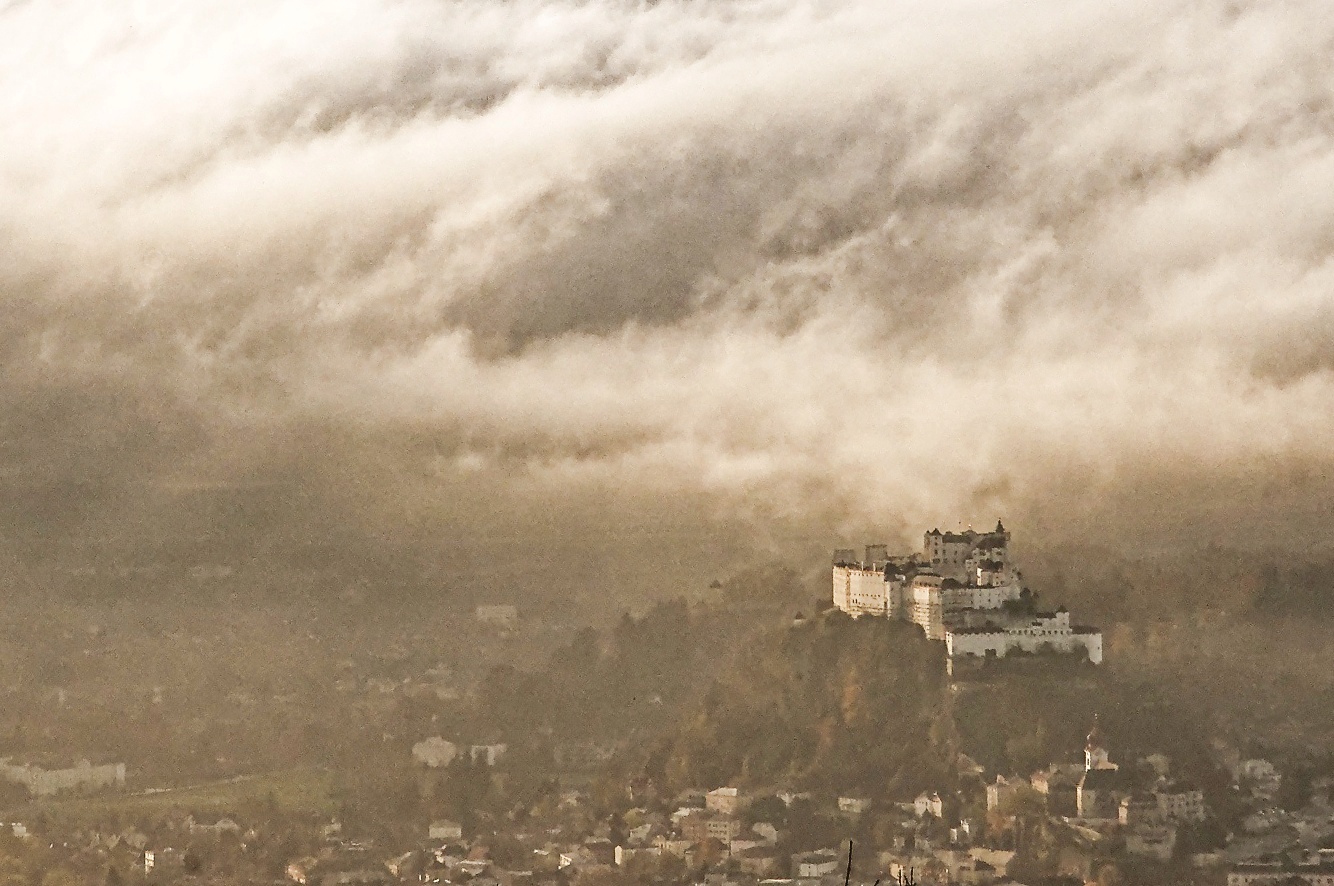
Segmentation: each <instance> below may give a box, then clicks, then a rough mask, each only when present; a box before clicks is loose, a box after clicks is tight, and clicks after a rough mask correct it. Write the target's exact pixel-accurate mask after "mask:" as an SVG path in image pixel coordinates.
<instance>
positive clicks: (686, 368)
mask: <svg viewBox="0 0 1334 886" xmlns="http://www.w3.org/2000/svg"><path fill="white" fill-rule="evenodd" d="M1331 58H1334V17H1332V16H1330V15H1329V10H1328V6H1327V3H1326V2H1325V0H1309V2H1302V0H1282V2H1281V0H1272V2H1258V0H1257V2H1241V0H1236V2H1208V0H1154V2H1124V3H1113V4H1107V3H1094V2H1070V0H1042V2H1025V3H1016V2H999V0H987V2H984V0H956V2H948V3H940V2H892V3H889V2H878V0H874V2H873V0H804V2H803V0H751V2H743V0H713V2H691V0H678V2H656V3H647V2H646V3H631V2H611V0H607V2H583V3H574V2H559V0H516V2H500V0H484V2H483V0H465V2H444V0H430V2H427V0H401V2H375V0H330V2H322V3H309V2H274V0H264V2H250V0H228V2H225V3H224V2H216V3H215V2H205V0H194V2H190V3H183V4H176V5H161V4H153V3H147V2H115V0H112V2H107V0H97V2H82V0H68V2H60V3H22V2H11V3H9V4H7V5H5V6H0V119H4V120H5V121H6V123H5V137H4V138H3V139H0V242H2V243H3V244H4V246H5V260H4V261H3V262H0V300H3V304H0V355H2V358H3V360H4V367H5V369H4V382H3V384H2V385H0V397H3V398H4V402H3V406H4V412H5V415H6V418H5V419H4V422H3V426H2V427H0V432H3V435H4V441H3V442H4V450H3V452H2V453H0V470H3V472H4V475H5V477H6V478H7V480H8V481H10V482H11V484H17V485H22V484H24V483H32V482H40V483H70V482H73V483H76V484H78V483H85V482H93V483H108V482H109V483H112V484H113V485H114V484H115V483H130V484H132V485H135V484H149V485H154V484H157V485H159V486H160V485H164V484H165V485H170V484H181V483H186V484H189V483H195V482H208V483H220V484H226V483H244V482H251V481H253V480H254V478H256V477H273V476H276V477H279V478H280V480H281V482H282V483H288V484H293V485H294V486H295V487H298V488H303V489H304V491H303V493H302V494H303V495H314V496H315V499H314V500H318V501H319V502H320V505H319V507H318V508H316V510H318V511H320V512H321V513H322V515H323V516H324V517H327V514H328V508H329V507H330V504H329V503H330V502H335V503H343V504H347V505H348V507H349V508H350V509H351V510H352V511H355V512H356V513H357V514H358V515H360V516H361V517H364V518H365V519H367V520H368V521H369V522H370V523H371V524H374V525H376V526H377V527H378V528H377V530H376V531H379V532H385V531H392V527H393V526H394V524H395V521H396V520H401V519H404V514H413V515H414V516H413V519H414V520H427V521H429V520H430V519H432V515H436V516H439V515H452V518H453V519H455V520H458V519H461V517H460V515H461V514H464V513H465V511H467V508H473V507H476V508H480V509H481V510H482V511H485V510H486V509H487V507H488V506H494V507H506V506H514V507H518V505H515V504H514V503H515V502H521V501H528V500H530V496H529V493H532V494H533V495H536V496H538V497H539V498H541V497H543V496H545V497H546V498H544V499H543V500H544V501H546V500H549V501H550V502H551V503H552V505H551V506H552V507H554V508H557V509H558V508H559V507H560V502H561V501H563V500H569V501H574V500H576V499H577V498H578V496H580V495H591V496H592V497H593V499H597V498H598V496H604V495H606V494H607V490H618V493H617V494H618V495H622V496H623V498H622V505H623V506H624V507H626V508H628V509H629V510H631V511H634V510H635V508H636V507H637V506H636V505H635V504H634V503H635V502H655V501H656V502H662V501H665V500H668V499H671V498H672V497H675V496H681V497H684V498H689V499H690V500H691V501H698V502H708V503H709V504H707V505H701V506H700V508H701V510H700V511H699V512H700V513H701V514H707V516H708V519H711V520H723V521H728V520H740V521H742V523H744V524H745V525H748V526H752V527H755V528H757V529H761V530H764V531H775V532H779V533H780V534H782V533H788V532H791V531H797V532H798V533H800V532H802V531H805V532H810V531H814V532H817V533H821V532H823V533H828V534H830V535H833V534H837V533H839V532H846V533H850V534H853V535H856V534H858V533H862V532H863V531H864V530H865V529H866V528H867V527H870V526H879V527H883V528H885V529H886V531H887V532H889V533H891V534H892V533H895V532H901V531H902V532H907V530H908V529H909V528H912V529H914V530H915V529H916V528H917V527H918V526H919V525H920V524H922V523H923V522H926V523H940V524H942V525H946V524H951V523H952V522H953V521H954V520H955V519H956V517H959V516H961V517H963V518H964V519H968V520H976V521H990V520H992V519H994V517H995V515H996V514H997V513H1004V514H1015V515H1018V516H1019V517H1020V518H1022V519H1025V520H1027V521H1028V522H1029V524H1030V525H1031V526H1034V527H1038V528H1041V529H1042V530H1045V531H1051V532H1055V533H1057V534H1060V533H1062V532H1064V533H1066V534H1068V535H1071V536H1074V537H1083V536H1087V535H1089V534H1091V533H1093V534H1103V533H1104V532H1105V530H1104V529H1102V528H1100V523H1099V521H1103V520H1105V519H1107V518H1108V517H1112V516H1115V517H1116V518H1117V519H1118V521H1119V525H1120V526H1122V527H1126V526H1129V527H1131V528H1130V529H1127V531H1126V533H1125V534H1124V536H1123V537H1124V538H1126V539H1136V540H1142V539H1144V538H1157V539H1158V540H1159V541H1160V542H1163V543H1165V544H1171V543H1172V542H1173V541H1174V540H1175V539H1177V538H1178V537H1184V536H1182V535H1181V533H1189V534H1191V537H1192V539H1194V540H1200V539H1209V538H1213V537H1216V536H1217V535H1219V534H1220V533H1221V534H1224V535H1227V534H1229V533H1231V537H1234V538H1242V537H1247V536H1250V537H1254V538H1261V539H1263V540H1264V542H1266V543H1268V542H1270V541H1273V540H1274V539H1275V538H1276V537H1277V536H1276V535H1275V531H1276V530H1275V527H1279V528H1286V527H1290V526H1296V527H1301V531H1302V533H1303V538H1302V541H1303V543H1322V542H1328V541H1329V540H1330V539H1329V538H1328V529H1327V528H1325V527H1326V526H1327V525H1328V523H1329V517H1330V516H1331V514H1330V510H1329V506H1328V505H1327V504H1325V502H1327V501H1329V498H1328V495H1327V493H1328V492H1329V491H1330V485H1331V483H1330V479H1329V478H1330V477H1331V467H1334V450H1332V449H1331V446H1330V444H1329V441H1330V439H1331V433H1332V432H1334V376H1332V375H1331V370H1332V369H1334V261H1331V254H1334V253H1332V250H1334V97H1332V95H1334V94H1331V93H1330V91H1329V88H1328V86H1329V83H1330V79H1331V76H1332V75H1334V65H1332V64H1331V62H1330V61H1329V60H1330V59H1331ZM311 427H318V428H320V429H321V431H320V434H318V435H315V436H311V435H309V434H308V433H307V431H306V429H308V428H311ZM330 429H333V430H330ZM317 440H318V441H320V442H318V443H317V442H314V441H317ZM331 440H336V441H337V442H336V443H331V442H330V441H331ZM368 441H370V442H368ZM340 460H341V461H340ZM330 463H335V464H341V465H342V467H336V468H331V467H329V464H330ZM275 482H276V481H275ZM489 484H490V485H491V486H494V488H495V489H497V490H504V492H503V494H500V493H498V494H497V496H496V498H494V499H489V498H488V496H487V495H482V494H470V496H469V497H465V498H466V501H467V502H469V504H468V505H467V507H466V508H465V505H464V504H463V503H462V502H463V501H464V499H455V498H453V496H454V493H455V491H456V490H457V489H458V488H464V487H466V488H468V489H471V490H476V489H478V488H481V489H486V488H490V487H489ZM311 489H315V490H316V491H315V492H314V493H312V492H311ZM331 490H333V491H331ZM590 490H592V492H590ZM537 491H540V493H539V492H537ZM567 494H568V495H569V496H570V498H568V499H566V498H564V496H566V495H567ZM71 495H72V496H73V497H74V498H78V494H75V493H71ZM377 496H383V497H384V498H386V499H388V500H389V502H390V503H386V504H383V506H381V505H375V504H367V502H368V501H372V502H373V501H374V500H375V499H376V498H377ZM110 499H111V500H108V501H104V500H103V499H101V498H99V499H98V500H97V502H93V503H89V502H80V503H79V505H78V508H77V511H78V514H79V519H78V520H74V521H72V522H71V521H69V520H68V519H64V518H68V516H69V513H70V512H69V509H65V510H64V511H62V510H61V509H60V508H59V507H53V508H51V509H50V510H51V514H50V515H49V519H50V520H51V521H52V523H51V525H52V526H57V525H59V526H62V527H64V528H66V529H69V528H70V527H77V526H78V525H80V523H79V520H86V519H92V518H93V515H95V514H97V513H99V508H101V507H103V506H104V505H105V506H106V507H108V508H111V510H112V511H113V512H119V511H117V509H123V508H130V507H131V505H130V504H129V502H132V501H133V499H134V495H133V494H130V493H125V492H120V493H116V494H114V495H111V496H110ZM488 501H489V502H490V505H486V504H479V502H488ZM141 506H142V505H141ZM381 507H382V512H381V511H378V510H377V508H381ZM644 507H645V509H646V510H643V511H642V513H651V512H652V511H653V509H654V508H655V507H658V508H661V507H662V506H661V505H660V504H659V505H652V504H646V505H645V506H644ZM673 507H675V506H673ZM418 509H420V512H419V511H418ZM468 512H469V513H471V511H468ZM62 514H63V515H64V518H62V516H61V515H62ZM46 519H48V516H44V517H42V518H41V520H46ZM62 519H64V522H61V521H62ZM488 519H495V517H494V515H492V517H490V518H488ZM39 522H40V521H39ZM502 522H503V520H502ZM575 522H576V523H577V521H575ZM520 523H522V520H521V521H520ZM523 525H526V524H523ZM1188 525H1189V526H1191V527H1193V528H1191V529H1187V528H1184V527H1187V526H1188ZM773 527H781V529H778V530H775V529H773ZM416 529H417V530H420V526H417V527H416ZM761 537H764V536H761ZM1103 540H1104V541H1105V540H1106V539H1103Z"/></svg>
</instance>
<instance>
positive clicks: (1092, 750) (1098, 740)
mask: <svg viewBox="0 0 1334 886" xmlns="http://www.w3.org/2000/svg"><path fill="white" fill-rule="evenodd" d="M1115 768H1116V764H1115V763H1113V762H1112V761H1111V758H1110V757H1108V755H1107V748H1105V747H1104V746H1103V742H1102V729H1101V727H1100V726H1099V725H1098V715H1097V714H1094V715H1093V728H1092V729H1090V730H1089V734H1088V740H1087V741H1085V742H1084V770H1085V771H1088V770H1090V769H1115Z"/></svg>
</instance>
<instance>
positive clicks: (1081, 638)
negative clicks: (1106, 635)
mask: <svg viewBox="0 0 1334 886" xmlns="http://www.w3.org/2000/svg"><path fill="white" fill-rule="evenodd" d="M1044 644H1051V646H1052V647H1053V648H1055V649H1056V651H1058V652H1064V653H1071V652H1074V651H1075V650H1077V649H1080V648H1082V649H1084V650H1085V651H1086V652H1087V653H1088V658H1089V661H1091V662H1093V663H1094V664H1099V663H1101V661H1102V635H1101V634H1098V633H1075V632H1074V631H1073V630H1072V629H1071V628H1070V616H1069V613H1064V612H1062V613H1057V614H1056V616H1055V617H1053V618H1050V619H1047V618H1039V619H1034V621H1033V622H1030V623H1029V624H1026V625H1021V626H1018V627H1012V628H997V629H996V630H993V631H983V630H977V629H963V630H959V631H947V632H946V634H945V651H946V654H947V655H949V657H950V658H962V657H965V656H978V657H985V656H986V655H987V654H988V653H990V654H992V655H995V656H996V657H997V658H1004V657H1005V656H1006V655H1007V654H1008V653H1009V652H1011V651H1012V650H1015V649H1022V650H1023V651H1024V652H1037V651H1038V650H1039V649H1040V648H1041V647H1042V646H1043V645H1044Z"/></svg>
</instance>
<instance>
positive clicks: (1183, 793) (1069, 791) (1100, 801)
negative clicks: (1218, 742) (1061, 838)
mask: <svg viewBox="0 0 1334 886" xmlns="http://www.w3.org/2000/svg"><path fill="white" fill-rule="evenodd" d="M1022 790H1032V791H1036V792H1037V793H1038V794H1040V795H1041V796H1042V798H1043V800H1044V801H1045V805H1046V811H1047V813H1048V814H1049V815H1052V816H1058V817H1062V818H1063V819H1064V820H1065V821H1067V822H1068V823H1070V824H1072V825H1074V826H1076V827H1078V828H1080V829H1082V830H1083V831H1085V832H1092V833H1095V834H1097V835H1098V836H1097V838H1096V840H1095V842H1096V841H1097V840H1101V839H1102V838H1103V837H1106V836H1109V835H1110V836H1115V837H1117V838H1118V839H1120V840H1123V841H1124V846H1125V852H1126V853H1128V854H1130V855H1133V856H1139V857H1143V858H1149V859H1153V860H1156V861H1160V862H1166V861H1170V860H1171V859H1172V858H1173V856H1174V854H1175V851H1176V843H1177V836H1178V829H1179V828H1180V827H1181V826H1183V825H1190V824H1199V823H1201V822H1203V821H1204V820H1205V819H1206V818H1207V816H1208V813H1207V810H1206V808H1205V803H1204V792H1203V791H1202V790H1201V789H1200V788H1199V786H1197V785H1195V784H1193V783H1192V782H1190V781H1189V780H1186V779H1181V778H1174V777H1173V776H1172V773H1171V761H1170V759H1169V758H1168V757H1166V756H1165V755H1163V754H1153V755H1150V756H1149V757H1147V758H1145V759H1144V760H1143V761H1141V765H1140V766H1138V767H1135V768H1123V767H1122V766H1120V765H1119V764H1118V763H1114V762H1112V760H1111V757H1110V755H1109V753H1108V751H1107V748H1106V747H1105V745H1104V741H1103V736H1102V730H1101V729H1100V728H1099V727H1098V725H1097V723H1096V722H1095V723H1094V726H1093V729H1092V730H1091V731H1090V732H1089V734H1088V739H1087V741H1086V742H1085V747H1084V762H1083V764H1082V765H1081V764H1078V763H1074V764H1065V763H1054V764H1052V765H1051V766H1049V767H1047V768H1046V769H1044V770H1041V771H1039V772H1036V773H1034V774H1033V775H1032V776H1030V777H1029V778H1028V779H1027V780H1024V779H1018V778H1011V779H1007V778H1005V777H1004V776H997V777H996V780H995V782H994V783H992V784H990V785H988V786H987V809H988V810H989V811H990V810H993V809H1004V808H1006V807H1007V804H1008V803H1009V801H1010V800H1011V798H1013V797H1014V796H1015V794H1017V793H1018V792H1020V791H1022Z"/></svg>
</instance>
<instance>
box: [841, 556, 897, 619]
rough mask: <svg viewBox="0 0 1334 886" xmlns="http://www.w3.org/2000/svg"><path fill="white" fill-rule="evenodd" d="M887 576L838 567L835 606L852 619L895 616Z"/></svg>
mask: <svg viewBox="0 0 1334 886" xmlns="http://www.w3.org/2000/svg"><path fill="white" fill-rule="evenodd" d="M889 592H890V586H889V584H888V583H887V582H886V581H885V576H884V573H882V572H879V571H876V570H873V569H862V568H859V567H856V566H835V567H834V570H833V602H834V606H835V607H836V608H838V609H841V610H843V611H844V612H846V613H849V614H850V615H853V616H858V615H892V614H894V613H893V600H892V599H891V596H890V593H889Z"/></svg>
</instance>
